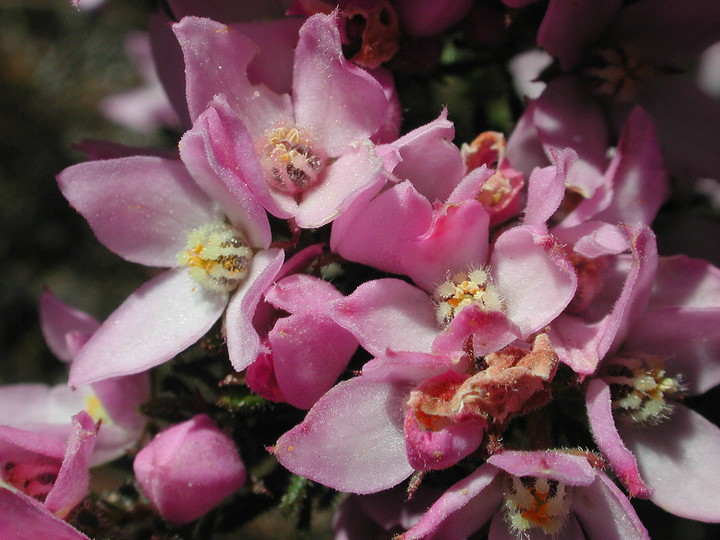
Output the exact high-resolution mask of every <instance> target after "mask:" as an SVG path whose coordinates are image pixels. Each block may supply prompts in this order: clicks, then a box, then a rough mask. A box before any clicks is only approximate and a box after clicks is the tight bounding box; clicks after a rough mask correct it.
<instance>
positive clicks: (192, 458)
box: [133, 414, 246, 525]
mask: <svg viewBox="0 0 720 540" xmlns="http://www.w3.org/2000/svg"><path fill="white" fill-rule="evenodd" d="M133 470H134V471H135V477H136V478H137V481H138V483H139V484H140V487H141V489H142V491H143V493H144V494H145V496H146V497H147V498H148V499H150V501H151V502H152V503H153V505H155V507H156V508H157V509H158V511H159V512H160V513H161V514H162V516H163V517H165V518H166V519H167V520H169V521H171V522H173V523H176V524H179V525H182V524H184V523H189V522H190V521H193V520H195V519H197V518H199V517H200V516H202V515H204V514H206V513H207V512H208V511H210V510H211V509H213V508H214V507H216V506H217V505H218V504H220V503H221V502H222V501H223V500H224V499H226V498H227V497H229V496H230V495H232V494H233V493H234V492H235V491H237V490H238V489H239V488H240V487H241V486H242V485H243V484H244V483H245V478H246V473H245V466H244V465H243V462H242V461H241V459H240V456H239V455H238V452H237V448H236V447H235V443H234V442H233V441H232V439H230V438H229V437H228V436H227V435H225V434H224V433H222V432H221V431H220V430H219V429H218V428H217V426H215V424H213V422H212V420H210V418H209V417H208V416H207V415H204V414H199V415H197V416H195V417H193V418H192V419H190V420H188V421H186V422H182V423H181V424H177V425H174V426H172V427H170V428H168V429H166V430H165V431H162V432H161V433H159V434H158V435H157V436H156V437H155V438H154V439H153V440H152V441H151V442H150V443H149V444H148V445H147V446H146V447H145V448H143V449H142V450H140V452H138V454H137V456H136V457H135V461H134V463H133Z"/></svg>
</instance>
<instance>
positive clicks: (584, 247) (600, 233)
mask: <svg viewBox="0 0 720 540" xmlns="http://www.w3.org/2000/svg"><path fill="white" fill-rule="evenodd" d="M552 232H553V235H554V236H555V237H556V238H557V239H558V240H559V241H560V242H562V243H563V244H568V245H571V246H572V249H573V251H574V252H575V253H577V254H578V255H582V256H583V257H588V258H590V259H594V258H596V257H601V256H603V255H617V254H619V253H623V252H625V251H628V250H629V249H630V244H629V243H628V238H627V236H626V235H625V233H624V232H623V231H622V229H620V228H619V227H617V226H616V225H611V224H610V223H604V222H601V221H586V222H584V223H581V224H579V225H576V226H575V227H571V228H567V229H565V228H563V229H561V230H557V229H553V231H552Z"/></svg>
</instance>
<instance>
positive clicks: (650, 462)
mask: <svg viewBox="0 0 720 540" xmlns="http://www.w3.org/2000/svg"><path fill="white" fill-rule="evenodd" d="M620 433H621V435H622V437H623V439H624V440H625V442H626V443H627V445H628V446H629V447H630V450H632V451H633V453H634V454H635V456H636V457H637V460H638V464H639V465H640V472H641V473H642V475H643V477H644V478H647V479H648V482H649V483H650V486H651V487H652V488H653V489H654V490H655V491H654V492H653V494H652V496H651V497H650V500H651V501H652V502H654V503H655V504H657V505H658V506H660V507H661V508H664V509H665V510H667V511H668V512H672V513H673V514H676V515H678V516H681V517H685V518H688V519H696V520H699V521H711V522H718V521H720V500H718V498H717V497H714V496H709V494H714V493H717V492H718V490H719V489H720V464H719V463H718V459H717V449H718V448H720V429H719V428H718V427H717V426H716V425H714V424H713V423H711V422H709V421H708V420H706V419H705V418H703V417H702V416H701V415H699V414H698V413H696V412H694V411H692V410H691V409H688V408H687V407H685V406H684V405H681V404H676V405H675V407H674V409H673V411H672V414H671V416H670V418H669V419H667V420H665V421H664V422H663V423H661V424H658V425H657V426H645V427H637V426H627V427H626V426H620Z"/></svg>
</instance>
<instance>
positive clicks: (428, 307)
mask: <svg viewBox="0 0 720 540" xmlns="http://www.w3.org/2000/svg"><path fill="white" fill-rule="evenodd" d="M332 309H333V314H332V317H333V320H335V321H336V322H337V323H338V324H339V325H340V326H342V327H343V328H345V329H347V330H348V331H350V333H352V334H353V335H354V336H355V337H356V338H357V339H358V341H359V342H360V345H361V346H362V347H363V348H364V349H365V350H366V351H368V352H369V353H370V354H372V355H373V356H379V355H381V354H383V353H385V350H386V349H388V348H390V349H393V350H396V351H417V352H429V351H430V347H431V345H432V342H433V340H434V339H435V336H436V335H437V333H438V331H439V329H438V325H437V319H436V317H435V306H434V304H433V302H432V300H431V299H430V297H429V296H428V295H427V294H426V293H424V292H423V291H421V290H420V289H418V288H417V287H413V286H412V285H410V284H409V283H406V282H405V281H401V280H399V279H391V278H388V279H378V280H374V281H368V282H366V283H363V284H362V285H360V287H358V288H357V289H355V292H353V293H352V294H351V295H350V296H348V297H346V298H344V299H342V300H339V301H337V302H335V303H334V304H333V306H332Z"/></svg>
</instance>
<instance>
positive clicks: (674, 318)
mask: <svg viewBox="0 0 720 540" xmlns="http://www.w3.org/2000/svg"><path fill="white" fill-rule="evenodd" d="M625 346H626V348H628V349H629V350H636V351H643V352H648V353H651V354H652V353H654V354H659V355H660V356H661V357H662V358H665V359H666V360H665V366H666V368H667V370H668V372H669V373H671V374H679V375H680V376H681V377H682V383H683V385H685V386H686V388H687V393H688V395H698V394H702V393H704V392H707V391H708V390H710V389H711V388H713V387H714V386H716V385H718V384H720V362H718V358H720V308H714V309H713V308H706V309H692V308H690V309H683V308H678V309H663V310H659V311H651V312H648V313H645V314H644V315H643V316H642V318H641V319H639V320H638V322H636V323H635V325H633V327H632V329H631V330H630V334H629V335H628V337H627V339H626V340H625Z"/></svg>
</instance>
